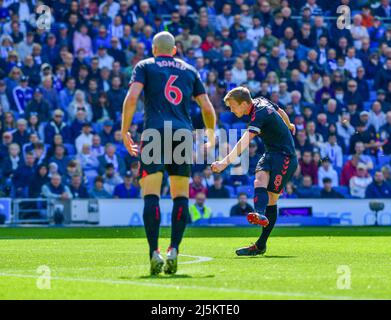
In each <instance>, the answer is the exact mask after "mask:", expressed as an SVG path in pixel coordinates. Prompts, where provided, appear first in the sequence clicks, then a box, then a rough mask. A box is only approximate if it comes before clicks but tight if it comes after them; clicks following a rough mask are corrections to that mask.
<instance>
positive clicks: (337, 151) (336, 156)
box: [321, 134, 343, 169]
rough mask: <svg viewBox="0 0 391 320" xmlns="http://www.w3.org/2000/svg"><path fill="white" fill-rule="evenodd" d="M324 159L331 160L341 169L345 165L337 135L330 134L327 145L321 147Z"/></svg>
mask: <svg viewBox="0 0 391 320" xmlns="http://www.w3.org/2000/svg"><path fill="white" fill-rule="evenodd" d="M321 156H322V158H325V157H327V158H329V160H330V161H331V163H332V164H333V166H335V167H336V168H339V169H341V168H342V165H343V154H342V148H341V147H340V146H339V145H338V144H337V135H336V134H330V135H329V137H328V140H327V142H326V143H324V144H323V145H322V146H321Z"/></svg>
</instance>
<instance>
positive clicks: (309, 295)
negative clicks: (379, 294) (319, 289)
mask: <svg viewBox="0 0 391 320" xmlns="http://www.w3.org/2000/svg"><path fill="white" fill-rule="evenodd" d="M0 277H13V278H33V279H38V277H37V276H36V275H29V274H12V273H0ZM51 279H52V280H59V281H68V282H89V283H106V284H125V285H126V284H127V285H134V286H142V287H158V288H171V289H176V290H179V289H192V290H207V291H214V292H229V293H246V294H254V295H270V296H278V297H295V298H298V297H300V298H304V297H307V298H313V299H328V300H330V299H331V300H354V299H357V298H355V297H350V296H333V295H324V294H317V293H304V292H279V291H258V290H246V289H244V290H243V289H237V288H214V287H205V286H194V285H193V286H189V285H175V284H162V283H152V282H149V283H148V282H140V281H131V280H115V279H89V278H72V277H51ZM357 300H373V298H359V299H357Z"/></svg>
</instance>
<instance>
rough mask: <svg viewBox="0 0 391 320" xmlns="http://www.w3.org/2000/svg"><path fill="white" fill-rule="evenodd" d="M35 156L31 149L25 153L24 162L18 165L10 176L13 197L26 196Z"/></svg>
mask: <svg viewBox="0 0 391 320" xmlns="http://www.w3.org/2000/svg"><path fill="white" fill-rule="evenodd" d="M35 170H36V167H35V156H34V153H33V152H32V151H30V152H28V153H27V154H26V158H25V163H24V164H23V165H20V166H19V167H18V168H17V169H16V170H15V172H14V174H13V176H12V188H13V191H14V194H13V196H14V197H15V198H22V197H27V195H28V190H27V188H28V186H29V185H30V183H31V181H32V179H33V178H34V174H35Z"/></svg>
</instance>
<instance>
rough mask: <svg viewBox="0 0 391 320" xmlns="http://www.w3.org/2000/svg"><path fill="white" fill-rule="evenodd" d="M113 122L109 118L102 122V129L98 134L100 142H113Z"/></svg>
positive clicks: (104, 143)
mask: <svg viewBox="0 0 391 320" xmlns="http://www.w3.org/2000/svg"><path fill="white" fill-rule="evenodd" d="M113 126H114V123H113V121H111V120H105V121H104V122H103V130H102V132H101V134H100V139H101V144H102V145H104V146H105V145H106V144H108V143H114V130H113Z"/></svg>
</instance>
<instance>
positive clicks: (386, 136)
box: [379, 111, 391, 155]
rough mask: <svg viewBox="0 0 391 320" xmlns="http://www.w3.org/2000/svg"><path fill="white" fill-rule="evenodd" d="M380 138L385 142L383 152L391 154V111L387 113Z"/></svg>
mask: <svg viewBox="0 0 391 320" xmlns="http://www.w3.org/2000/svg"><path fill="white" fill-rule="evenodd" d="M379 131H380V139H381V141H382V142H383V152H384V154H386V155H390V154H391V111H388V112H387V114H386V123H385V124H384V125H383V126H382V127H381V128H380V130H379Z"/></svg>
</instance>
